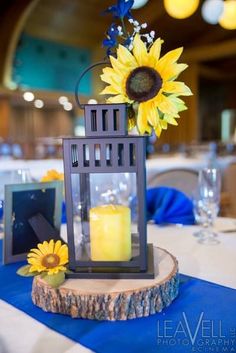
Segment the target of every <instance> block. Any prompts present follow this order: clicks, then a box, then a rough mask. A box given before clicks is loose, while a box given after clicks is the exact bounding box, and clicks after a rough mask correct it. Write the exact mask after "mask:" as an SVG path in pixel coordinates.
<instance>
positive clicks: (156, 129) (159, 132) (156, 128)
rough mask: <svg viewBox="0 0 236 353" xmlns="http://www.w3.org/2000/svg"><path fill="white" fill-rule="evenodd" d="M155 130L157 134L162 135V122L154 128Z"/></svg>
mask: <svg viewBox="0 0 236 353" xmlns="http://www.w3.org/2000/svg"><path fill="white" fill-rule="evenodd" d="M154 131H155V134H156V135H157V136H158V137H160V136H161V131H162V128H161V125H160V124H157V126H156V127H155V128H154Z"/></svg>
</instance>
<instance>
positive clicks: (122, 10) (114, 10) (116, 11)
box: [105, 0, 134, 19]
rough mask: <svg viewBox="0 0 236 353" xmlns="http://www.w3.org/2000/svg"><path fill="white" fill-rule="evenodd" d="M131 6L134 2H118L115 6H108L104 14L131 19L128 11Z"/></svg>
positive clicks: (130, 0)
mask: <svg viewBox="0 0 236 353" xmlns="http://www.w3.org/2000/svg"><path fill="white" fill-rule="evenodd" d="M133 4H134V0H118V1H117V4H116V5H112V6H109V7H108V9H107V10H106V11H105V12H109V13H111V14H112V15H113V17H115V18H121V19H123V18H124V17H127V18H132V16H131V13H130V9H131V7H132V6H133Z"/></svg>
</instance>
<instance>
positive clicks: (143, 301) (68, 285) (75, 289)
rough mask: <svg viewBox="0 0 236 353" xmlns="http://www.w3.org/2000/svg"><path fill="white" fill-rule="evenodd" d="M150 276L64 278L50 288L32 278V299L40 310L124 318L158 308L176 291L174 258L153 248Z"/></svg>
mask: <svg viewBox="0 0 236 353" xmlns="http://www.w3.org/2000/svg"><path fill="white" fill-rule="evenodd" d="M154 262H155V278H154V279H145V280H143V279H139V280H138V279H134V280H130V279H129V280H127V279H116V280H114V279H112V280H111V279H106V280H101V279H100V280H97V279H96V280H95V279H68V280H66V281H65V282H64V283H63V284H62V285H61V286H60V287H59V288H57V289H53V288H52V287H50V286H49V285H48V284H47V283H46V282H44V281H43V280H42V279H41V278H40V277H39V276H37V277H35V278H34V281H33V287H32V300H33V302H34V304H35V305H37V306H39V307H40V308H42V309H43V310H44V311H49V312H53V313H61V314H66V315H70V316H72V317H73V318H85V319H94V320H112V321H114V320H127V319H134V318H138V317H143V316H149V315H151V314H155V313H157V312H160V311H162V309H163V308H165V307H166V306H168V305H170V303H171V302H172V301H173V299H175V298H176V296H177V295H178V289H179V278H178V263H177V260H176V259H175V258H174V257H173V256H172V255H171V254H170V253H169V252H167V251H166V250H164V249H160V248H157V247H155V248H154Z"/></svg>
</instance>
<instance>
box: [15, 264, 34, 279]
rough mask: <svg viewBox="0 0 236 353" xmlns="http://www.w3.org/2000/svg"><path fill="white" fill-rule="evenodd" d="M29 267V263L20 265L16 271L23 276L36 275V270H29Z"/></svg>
mask: <svg viewBox="0 0 236 353" xmlns="http://www.w3.org/2000/svg"><path fill="white" fill-rule="evenodd" d="M30 267H31V266H30V265H25V266H22V267H20V268H18V270H17V271H16V273H17V274H18V275H20V276H23V277H32V276H36V275H38V272H29V269H30Z"/></svg>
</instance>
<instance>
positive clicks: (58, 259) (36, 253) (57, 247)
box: [28, 239, 68, 275]
mask: <svg viewBox="0 0 236 353" xmlns="http://www.w3.org/2000/svg"><path fill="white" fill-rule="evenodd" d="M37 247H38V248H37V249H36V248H35V249H31V250H30V252H29V254H28V263H29V264H30V265H31V266H30V269H29V272H46V273H47V274H48V275H53V274H56V273H58V272H59V271H66V270H67V268H66V267H65V266H63V265H66V264H67V263H68V247H67V245H66V244H63V245H62V244H61V241H60V240H58V241H57V242H56V243H55V242H54V240H53V239H51V240H50V242H47V241H44V242H43V243H42V244H38V245H37Z"/></svg>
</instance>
